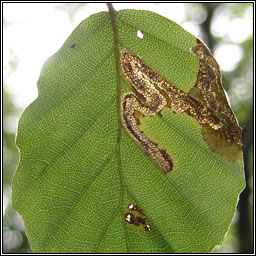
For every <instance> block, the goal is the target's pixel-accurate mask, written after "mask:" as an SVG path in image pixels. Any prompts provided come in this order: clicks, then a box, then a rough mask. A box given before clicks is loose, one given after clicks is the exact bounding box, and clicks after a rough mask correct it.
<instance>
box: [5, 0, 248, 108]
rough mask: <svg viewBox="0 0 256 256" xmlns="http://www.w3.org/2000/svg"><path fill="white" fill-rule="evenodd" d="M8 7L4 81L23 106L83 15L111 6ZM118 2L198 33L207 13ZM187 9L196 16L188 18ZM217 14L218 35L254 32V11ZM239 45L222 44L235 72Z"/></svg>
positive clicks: (237, 38) (221, 54)
mask: <svg viewBox="0 0 256 256" xmlns="http://www.w3.org/2000/svg"><path fill="white" fill-rule="evenodd" d="M3 7H4V37H3V53H4V84H5V88H6V89H7V91H8V92H9V93H11V94H12V95H13V96H14V102H15V104H16V105H17V106H19V107H21V108H25V107H26V106H28V105H29V104H30V103H31V102H32V101H33V100H34V99H35V98H36V97H37V87H36V82H37V79H38V77H39V74H40V70H41V67H42V66H43V64H44V62H45V61H46V59H47V58H49V57H50V56H51V55H52V54H54V53H55V52H56V51H58V49H59V48H60V47H61V46H62V44H63V43H64V41H65V39H66V38H67V37H68V36H69V35H70V34H71V32H72V31H73V30H74V28H75V27H76V26H77V25H78V24H79V23H80V22H81V21H82V20H83V19H85V18H87V17H88V16H89V15H91V14H93V13H97V12H100V11H107V7H106V5H105V4H103V3H91V4H76V3H67V4H63V3H5V4H4V5H3ZM114 7H115V9H116V10H120V9H127V8H132V9H144V10H151V11H154V12H157V13H158V14H160V15H162V16H165V17H167V18H169V19H171V20H173V21H175V22H176V23H178V24H180V25H183V27H184V29H186V30H188V31H189V32H191V33H192V34H194V35H195V36H197V37H200V36H202V34H201V32H200V28H199V26H198V24H200V23H201V22H203V21H204V19H205V18H206V15H207V14H206V13H205V11H204V9H203V8H200V7H198V6H197V7H196V8H194V7H193V8H191V4H183V3H172V4H170V3H169V4H157V3H146V4H141V3H125V4H123V3H116V4H114ZM189 9H191V10H189ZM67 11H69V12H67ZM72 13H74V15H72ZM187 14H189V16H191V18H193V19H191V20H186V16H188V15H187ZM215 16H216V18H215V20H214V22H213V24H212V27H211V30H212V33H213V34H214V35H215V36H217V37H218V36H219V37H229V38H230V40H231V41H233V42H234V43H236V42H242V41H243V40H245V39H246V38H247V36H248V35H249V34H250V33H251V30H252V15H250V12H249V13H248V15H247V16H246V17H244V18H239V19H233V20H232V19H231V14H230V12H229V11H228V9H224V10H223V9H220V10H218V11H217V12H216V15H215ZM239 48H240V47H239V46H236V45H230V44H229V45H220V46H219V47H218V48H217V49H216V58H217V61H218V62H219V63H220V66H221V68H222V70H224V71H231V70H232V69H234V68H235V67H236V63H237V62H239V60H240V58H241V54H242V53H241V49H239ZM13 67H15V68H16V70H15V72H13V73H11V69H13Z"/></svg>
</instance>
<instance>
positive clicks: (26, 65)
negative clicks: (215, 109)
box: [2, 3, 253, 253]
mask: <svg viewBox="0 0 256 256" xmlns="http://www.w3.org/2000/svg"><path fill="white" fill-rule="evenodd" d="M204 4H206V3H204ZM213 5H214V4H212V6H213ZM231 5H232V4H219V7H217V8H216V9H215V10H214V13H213V18H212V22H211V25H210V27H209V30H210V32H211V34H212V35H213V40H215V42H214V44H213V45H215V46H214V47H215V48H214V49H211V50H212V51H213V54H214V56H215V57H216V60H217V61H218V63H219V64H220V67H221V69H222V71H223V72H224V73H225V75H226V76H227V77H228V78H230V79H231V81H232V82H231V88H230V90H229V91H228V93H229V96H230V101H231V104H232V106H233V109H235V108H236V106H241V102H242V105H243V106H245V110H243V111H244V113H247V112H248V113H249V115H250V112H249V111H247V109H246V103H248V102H249V103H250V102H252V100H253V89H252V86H253V78H252V77H253V70H252V64H253V63H252V58H248V59H249V60H248V61H247V60H246V63H244V68H243V70H242V72H241V74H242V75H240V74H239V75H236V76H235V79H234V73H236V72H234V70H235V69H236V68H237V67H238V66H239V65H241V59H242V57H243V56H245V55H244V54H245V52H244V51H243V50H242V49H244V45H243V44H244V43H245V42H246V40H248V38H250V37H252V30H253V5H252V6H251V7H246V12H245V13H243V12H241V14H239V15H234V13H232V11H231V10H230V8H229V7H230V6H231ZM240 5H241V6H245V5H243V4H240ZM2 6H3V86H4V89H5V90H6V91H7V92H8V93H9V94H10V95H11V97H10V100H11V101H12V102H13V103H14V104H15V105H16V106H17V107H19V109H20V111H17V112H16V113H15V114H11V115H6V116H5V117H4V120H3V128H4V132H5V133H9V134H14V133H15V131H16V130H17V126H18V119H19V117H20V115H21V113H22V111H23V110H24V109H25V107H27V106H28V105H29V104H30V103H31V102H32V101H33V100H35V99H36V97H37V95H38V92H37V80H38V78H39V75H40V71H41V68H42V66H43V64H44V62H45V61H46V60H47V59H48V58H49V57H50V56H51V55H52V54H54V53H55V52H56V51H58V50H59V49H60V47H61V46H62V44H63V43H64V42H65V40H66V39H67V37H68V36H69V35H70V34H71V32H72V31H73V30H74V29H75V27H76V26H77V25H78V24H79V23H80V22H82V21H83V20H84V19H86V18H87V17H88V16H90V15H91V14H94V13H97V12H100V11H107V10H108V8H107V6H106V4H105V3H90V4H87V3H4V4H3V5H2ZM114 8H115V9H116V10H120V9H142V10H150V11H153V12H156V13H158V14H160V15H162V16H165V17H166V18H168V19H170V20H173V21H174V22H176V23H178V24H179V25H181V26H182V27H183V28H184V29H186V30H187V31H189V32H190V33H192V34H193V35H194V36H196V37H198V38H200V39H201V40H203V41H205V40H207V38H206V36H205V31H203V30H202V26H201V24H203V23H204V22H205V21H206V19H207V17H208V13H207V12H206V9H205V8H204V7H203V4H193V3H114ZM208 10H209V8H208ZM208 43H211V42H208ZM240 70H241V69H240ZM232 72H233V73H232ZM229 75H230V76H229ZM4 100H5V99H4ZM243 116H245V117H244V120H245V118H247V117H246V115H244V114H243V115H241V117H243ZM12 157H13V156H12V152H10V150H9V149H7V148H6V146H5V145H4V154H3V162H8V163H10V162H11V164H12V165H13V166H12V167H11V168H10V169H12V170H13V171H14V169H15V167H16V163H14V162H13V161H12V159H13V158H12ZM252 158H253V157H252ZM251 162H252V161H251ZM11 164H9V167H10V165H11ZM251 187H252V185H251ZM10 194H11V189H10V186H6V187H5V188H4V190H3V213H6V212H8V213H7V214H9V213H10V202H11V199H10ZM252 200H253V197H251V201H250V202H253V201H252ZM11 214H12V216H11V217H10V218H9V219H8V220H9V221H13V223H11V224H10V223H7V224H4V229H3V231H4V232H3V233H4V235H3V244H4V248H5V249H6V250H10V249H13V248H15V247H18V246H19V245H20V244H21V243H22V242H23V241H22V239H23V238H21V235H20V234H21V233H19V232H18V231H24V226H23V221H22V218H21V216H20V215H18V214H16V213H14V212H13V211H12V212H11ZM237 219H238V217H237V218H236V219H235V220H234V222H235V221H237ZM13 226H15V228H16V230H13V229H12V228H9V227H13ZM232 227H233V226H231V229H230V230H231V231H229V234H232V232H233V236H232V235H230V236H228V238H227V239H226V242H225V244H223V245H222V246H221V248H220V249H219V250H218V251H217V252H226V253H227V252H231V253H233V252H235V250H236V248H235V247H234V244H237V242H236V241H235V242H234V241H233V242H232V241H231V240H230V239H236V238H235V235H234V233H235V232H234V228H233V231H232ZM229 243H230V244H231V245H232V246H230V247H228V244H229Z"/></svg>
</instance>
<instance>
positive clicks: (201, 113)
mask: <svg viewBox="0 0 256 256" xmlns="http://www.w3.org/2000/svg"><path fill="white" fill-rule="evenodd" d="M190 51H191V53H192V54H193V55H195V56H196V58H197V59H198V62H199V71H198V75H197V81H196V83H195V85H194V87H193V88H192V89H191V90H190V91H189V92H188V93H185V92H183V91H182V90H181V89H179V88H177V87H176V86H175V85H174V84H172V83H170V82H169V81H168V80H166V79H165V78H163V77H162V76H160V75H159V74H158V73H157V72H155V71H154V70H152V69H151V68H150V67H149V66H148V65H146V64H145V63H144V62H143V61H142V60H141V59H140V58H139V57H138V56H136V55H134V54H132V53H130V52H129V51H128V50H126V49H122V52H121V67H122V70H123V73H124V75H125V77H126V78H127V80H128V82H129V83H130V85H131V87H132V90H133V92H134V93H127V94H124V95H123V97H122V102H123V104H122V110H121V114H122V123H123V126H124V127H125V128H126V130H127V131H128V133H129V134H130V135H131V137H132V138H133V139H134V140H135V141H136V142H137V143H138V145H139V146H140V147H141V148H142V149H143V150H144V152H145V153H146V154H147V155H148V156H149V157H150V158H151V159H152V160H153V161H154V162H155V163H156V164H157V165H158V166H159V167H160V169H161V170H163V172H164V173H168V172H169V171H171V170H172V169H173V161H172V159H171V157H170V156H169V155H168V154H167V152H166V151H165V150H164V149H160V148H158V145H157V144H156V143H154V142H152V141H150V140H149V139H148V138H147V136H146V135H145V134H144V133H143V132H142V131H141V130H140V129H139V127H138V124H139V120H136V119H139V115H138V114H136V115H135V114H134V113H140V114H141V115H142V116H146V115H148V116H154V115H156V114H158V113H160V112H161V110H162V109H163V108H164V107H168V108H171V109H172V111H173V112H175V113H177V114H181V113H184V112H185V113H187V114H188V115H189V116H191V117H192V118H194V119H196V120H197V121H198V123H199V124H200V125H201V126H202V135H203V139H204V140H205V142H206V143H207V145H208V147H209V149H210V150H211V151H213V152H215V153H217V154H219V155H221V156H224V157H226V158H227V159H228V160H229V161H231V162H235V161H236V160H237V158H238V157H240V156H241V154H242V143H241V134H242V131H241V128H240V127H239V125H238V122H237V119H236V117H235V115H234V114H233V112H232V110H231V108H230V105H229V103H228V101H227V98H226V95H225V92H224V89H223V87H222V85H221V72H220V68H219V65H218V63H217V62H216V60H215V59H214V57H213V55H212V54H211V53H210V51H209V49H208V48H207V47H206V46H205V45H204V44H203V43H202V42H201V41H200V40H197V44H196V45H195V46H194V47H192V48H191V50H190Z"/></svg>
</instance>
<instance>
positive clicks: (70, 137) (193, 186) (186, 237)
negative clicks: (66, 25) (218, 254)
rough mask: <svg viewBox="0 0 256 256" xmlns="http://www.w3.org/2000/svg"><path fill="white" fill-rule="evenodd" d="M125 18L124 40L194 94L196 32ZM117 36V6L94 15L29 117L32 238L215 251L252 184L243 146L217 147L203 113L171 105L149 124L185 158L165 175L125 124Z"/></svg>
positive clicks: (47, 68) (18, 186)
mask: <svg viewBox="0 0 256 256" xmlns="http://www.w3.org/2000/svg"><path fill="white" fill-rule="evenodd" d="M116 26H117V30H118V39H119V45H118V46H119V49H120V50H121V49H122V48H127V49H129V50H130V51H132V52H133V53H134V54H136V55H138V56H140V57H141V58H142V59H143V60H144V61H145V62H146V63H147V64H149V65H150V66H151V67H152V69H154V70H155V71H156V72H158V73H159V74H161V76H163V77H164V78H165V79H167V80H168V81H170V82H172V83H173V84H175V85H177V87H179V88H180V89H182V90H183V91H184V92H186V93H187V92H188V91H189V90H190V89H191V88H192V87H193V86H194V84H195V82H196V80H197V75H198V69H199V64H198V59H197V58H196V57H195V56H194V55H193V54H191V52H190V49H191V47H193V46H194V45H195V44H196V38H195V37H194V36H192V35H191V34H189V33H188V32H186V31H185V30H183V29H182V28H181V27H180V26H178V25H177V24H175V23H174V22H172V21H169V20H167V19H166V18H163V17H161V16H159V15H157V14H155V13H152V12H148V11H138V10H123V11H119V12H116ZM138 30H141V31H142V33H143V39H140V38H137V37H136V33H137V31H138ZM113 38H114V35H113V29H112V25H111V20H110V17H109V14H108V13H106V12H101V13H97V14H95V15H92V16H90V17H89V18H88V19H86V20H85V21H83V22H82V23H81V24H80V25H79V26H78V27H77V28H76V29H75V30H74V31H73V33H72V34H71V35H70V37H69V38H68V39H67V40H66V42H65V43H64V45H63V46H62V47H61V48H60V50H59V51H58V52H57V53H56V54H54V55H53V56H52V57H50V58H49V59H48V60H47V61H46V63H45V64H44V66H43V68H42V71H41V74H40V78H39V80H38V91H39V95H38V98H37V99H36V100H35V101H34V102H33V103H32V104H31V105H30V106H29V107H28V108H27V109H26V110H25V112H24V113H23V115H22V117H21V119H20V122H19V128H18V135H17V145H18V147H19V150H20V162H19V166H18V168H17V170H16V173H15V176H14V178H13V184H12V200H13V208H14V209H15V210H16V211H17V212H19V213H20V214H21V215H22V217H23V220H24V223H25V228H26V234H27V236H28V239H29V242H30V245H31V248H32V249H33V251H34V252H40V253H42V252H44V253H46V252H48V253H50V252H51V253H53V252H56V253H92V252H98V253H104V252H108V253H118V252H119V253H125V252H130V253H161V252H162V253H163V252H166V253H167V252H168V253H184V252H186V253H189V252H190V253H191V252H197V253H199V252H201V253H202V252H211V250H212V249H213V247H214V246H216V245H217V244H221V242H222V240H223V238H224V235H225V233H226V232H227V230H228V228H229V225H230V223H231V220H232V218H233V216H234V212H235V208H236V204H237V200H238V196H239V194H240V192H241V191H242V190H243V188H244V186H245V181H244V173H243V159H242V155H241V156H240V157H239V158H238V159H237V161H236V162H230V161H228V160H227V159H225V158H224V157H222V156H220V155H218V154H216V153H213V152H212V151H211V150H210V149H209V148H208V146H207V144H206V142H205V141H204V140H203V137H202V133H201V130H202V129H201V126H200V125H199V124H198V122H197V121H196V120H195V119H193V118H191V117H190V116H188V115H187V114H186V113H183V114H175V113H174V112H173V111H172V110H171V109H169V108H164V109H163V111H162V112H161V114H162V116H161V117H160V116H158V115H156V116H153V117H149V116H145V117H142V118H140V129H141V130H142V131H143V132H144V133H145V134H146V136H148V137H149V138H150V139H151V140H152V141H157V143H158V146H159V147H160V148H166V149H167V150H168V152H170V154H171V156H172V159H173V162H174V169H173V170H172V171H171V172H170V173H168V174H164V173H163V172H162V171H161V170H160V169H159V167H158V166H157V165H156V164H155V163H154V162H153V161H152V160H151V159H150V158H149V157H148V156H147V155H146V154H145V153H144V152H143V151H142V150H141V148H140V147H138V145H137V144H136V143H135V142H134V140H133V139H132V138H131V136H129V134H128V133H127V132H126V130H125V129H124V128H123V127H122V126H121V123H120V109H119V107H120V103H118V102H117V101H118V100H120V96H121V95H122V94H123V93H125V92H131V87H130V85H129V83H128V82H127V80H126V79H125V77H124V75H123V74H122V75H121V80H120V85H118V86H120V92H121V93H120V94H121V95H117V81H118V80H117V73H116V59H115V52H114V43H113ZM117 96H118V97H117ZM129 204H134V205H138V206H139V207H140V208H141V210H142V212H143V213H144V214H145V215H146V218H147V223H148V224H149V225H150V226H151V228H152V230H151V231H150V232H147V231H145V229H144V228H143V225H140V226H135V225H131V224H129V223H127V222H126V221H125V220H124V214H125V213H126V212H128V209H127V206H128V205H129Z"/></svg>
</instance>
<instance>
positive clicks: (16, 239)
mask: <svg viewBox="0 0 256 256" xmlns="http://www.w3.org/2000/svg"><path fill="white" fill-rule="evenodd" d="M184 5H185V12H186V13H185V17H186V18H185V20H184V24H180V25H181V26H184V28H185V29H187V27H186V26H185V25H187V24H188V25H191V24H192V25H191V26H193V28H194V29H195V30H196V29H197V30H198V31H199V34H198V35H196V36H197V37H199V38H201V39H202V40H203V41H205V42H206V44H207V45H208V46H209V48H210V49H212V50H213V51H214V50H215V49H218V48H219V47H221V46H223V45H225V44H228V45H235V46H237V47H239V48H240V50H241V52H242V55H241V58H240V60H239V62H238V63H237V64H236V65H235V68H234V69H232V70H231V71H228V72H223V86H224V87H225V89H226V90H227V92H228V94H229V96H230V102H231V105H232V109H233V110H234V112H235V114H236V116H237V118H238V120H239V123H240V125H241V127H242V128H243V149H244V161H245V172H246V181H247V187H246V189H245V190H244V191H243V193H242V194H241V196H240V201H239V205H238V210H237V213H236V216H235V218H234V220H233V224H232V225H231V228H230V231H229V232H228V234H227V236H226V238H225V240H224V243H223V245H222V246H221V247H219V248H216V249H215V251H214V252H219V253H222V252H225V253H252V252H253V240H252V231H253V230H252V226H253V214H252V210H253V209H252V189H253V186H252V171H253V164H252V161H253V37H252V33H251V34H250V35H248V36H247V37H246V38H245V40H242V41H240V42H234V41H232V40H231V39H232V38H230V36H229V35H228V32H229V31H228V30H227V34H222V35H217V34H214V26H213V25H214V23H215V22H216V20H217V19H221V18H223V19H225V23H227V24H229V22H230V23H231V22H235V20H238V19H240V21H241V20H242V19H245V18H248V17H249V16H250V15H251V16H252V15H253V4H252V3H234V4H229V3H226V4H223V3H202V4H195V3H193V4H189V3H187V4H184ZM69 7H70V5H68V4H67V5H66V7H65V5H64V4H61V5H60V8H59V10H62V11H63V12H64V13H66V14H67V15H68V16H69V17H70V18H72V17H74V15H76V12H78V11H79V9H80V8H78V7H79V6H78V5H77V6H76V5H72V6H71V8H69ZM114 7H115V5H114ZM124 8H126V7H125V5H124ZM134 8H136V6H134ZM169 8H172V6H171V4H170V7H169ZM154 11H155V12H157V5H156V9H155V10H154ZM85 18H86V17H85ZM31 22H33V21H32V20H31ZM71 22H72V20H71ZM223 24H224V23H223ZM5 25H6V27H5V28H7V29H8V25H9V24H5ZM251 26H252V24H251ZM191 33H192V34H193V32H192V31H191ZM12 50H13V51H14V53H15V49H12ZM20 61H22V59H20ZM16 67H17V66H16V65H12V62H9V69H10V68H11V72H8V74H7V75H8V76H11V75H12V73H13V72H15V68H16ZM28 68H29V67H28ZM5 78H6V76H4V79H5ZM4 82H5V81H4ZM35 86H36V85H35ZM5 87H8V84H6V83H4V88H5ZM14 103H15V102H14ZM14 103H13V95H11V94H10V93H8V92H7V91H6V90H5V89H3V128H4V129H3V188H4V189H3V206H4V207H3V208H4V209H3V210H4V213H3V214H4V216H3V252H5V253H28V252H31V250H30V248H29V245H28V242H27V239H26V236H25V233H24V227H23V223H22V219H21V217H20V216H18V215H17V214H16V213H15V212H14V211H13V210H12V209H11V201H10V191H11V189H10V185H11V178H12V175H13V173H14V171H15V168H16V165H17V163H18V150H17V148H16V146H15V133H16V132H15V129H14V128H13V127H15V126H16V127H17V120H18V118H19V116H20V114H21V112H22V110H21V109H19V108H17V107H16V106H15V104H14Z"/></svg>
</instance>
